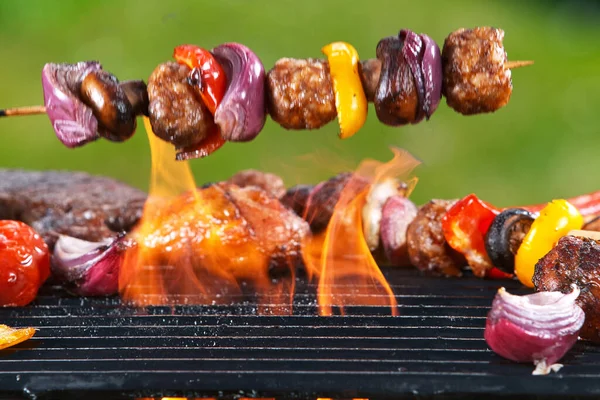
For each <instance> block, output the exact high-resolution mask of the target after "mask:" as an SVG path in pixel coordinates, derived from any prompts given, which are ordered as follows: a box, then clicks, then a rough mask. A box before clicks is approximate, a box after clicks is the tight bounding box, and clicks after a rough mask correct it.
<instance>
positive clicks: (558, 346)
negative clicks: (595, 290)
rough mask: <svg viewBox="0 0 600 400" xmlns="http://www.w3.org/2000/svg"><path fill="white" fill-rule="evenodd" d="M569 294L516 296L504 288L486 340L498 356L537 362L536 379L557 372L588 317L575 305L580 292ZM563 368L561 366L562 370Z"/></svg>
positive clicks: (500, 293) (494, 309)
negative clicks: (552, 371) (559, 362)
mask: <svg viewBox="0 0 600 400" xmlns="http://www.w3.org/2000/svg"><path fill="white" fill-rule="evenodd" d="M572 288H573V290H572V292H571V293H569V294H563V293H561V292H539V293H535V294H531V295H527V296H515V295H511V294H510V293H508V292H506V290H504V288H501V289H500V290H499V291H498V294H496V297H495V298H494V302H493V304H492V310H491V311H490V313H489V314H488V318H487V322H486V327H485V334H484V336H485V340H486V342H487V344H488V345H489V346H490V348H491V349H492V350H493V351H494V352H495V353H496V354H498V355H500V356H502V357H504V358H508V359H509V360H512V361H517V362H533V363H534V364H535V365H536V366H537V368H536V369H535V371H534V375H545V374H548V373H549V372H550V370H556V368H557V366H555V365H554V363H556V362H557V361H558V360H560V359H561V358H562V357H563V356H564V355H565V354H566V353H567V351H569V349H571V347H573V345H574V344H575V342H577V338H578V335H579V330H580V329H581V327H582V325H583V322H584V319H585V315H584V313H583V310H582V309H581V307H579V306H578V305H577V304H575V300H576V299H577V297H578V296H579V289H578V288H577V287H576V286H574V285H573V286H572ZM558 367H560V366H558Z"/></svg>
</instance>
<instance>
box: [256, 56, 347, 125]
mask: <svg viewBox="0 0 600 400" xmlns="http://www.w3.org/2000/svg"><path fill="white" fill-rule="evenodd" d="M266 84H267V107H268V110H269V114H270V115H271V118H273V120H274V121H275V122H277V123H278V124H279V125H281V126H282V127H284V128H286V129H317V128H320V127H322V126H324V125H325V124H327V123H328V122H330V121H332V120H333V119H334V118H335V117H336V115H337V111H336V108H335V94H334V92H333V84H332V82H331V75H330V73H329V64H327V63H326V62H324V61H322V60H317V59H312V58H309V59H305V60H300V59H294V58H282V59H280V60H279V61H277V62H276V63H275V66H274V67H273V68H272V69H271V70H270V71H269V72H268V74H267V83H266Z"/></svg>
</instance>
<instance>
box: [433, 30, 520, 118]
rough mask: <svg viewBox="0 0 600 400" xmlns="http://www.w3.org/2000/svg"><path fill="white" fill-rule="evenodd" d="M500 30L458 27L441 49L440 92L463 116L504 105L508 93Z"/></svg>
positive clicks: (507, 76)
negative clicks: (441, 86) (442, 75)
mask: <svg viewBox="0 0 600 400" xmlns="http://www.w3.org/2000/svg"><path fill="white" fill-rule="evenodd" d="M503 38H504V31H503V30H501V29H496V28H490V27H481V28H475V29H459V30H457V31H456V32H453V33H451V34H450V36H448V37H447V38H446V41H445V42H444V49H443V50H442V63H443V68H444V84H443V88H442V91H443V94H444V96H446V102H447V103H448V106H450V107H452V108H453V109H454V110H456V111H457V112H459V113H461V114H464V115H471V114H478V113H486V112H493V111H496V110H498V109H499V108H501V107H504V106H505V105H506V104H507V103H508V100H509V99H510V95H511V92H512V82H511V78H510V69H508V68H507V69H505V68H504V64H505V63H506V60H507V59H506V52H505V51H504V46H503V44H502V39H503Z"/></svg>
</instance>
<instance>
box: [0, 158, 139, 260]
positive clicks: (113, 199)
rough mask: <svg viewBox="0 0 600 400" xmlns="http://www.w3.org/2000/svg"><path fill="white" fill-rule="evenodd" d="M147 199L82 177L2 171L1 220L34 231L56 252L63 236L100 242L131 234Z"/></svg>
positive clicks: (126, 188)
mask: <svg viewBox="0 0 600 400" xmlns="http://www.w3.org/2000/svg"><path fill="white" fill-rule="evenodd" d="M145 200H146V194H145V193H144V192H142V191H140V190H138V189H134V188H132V187H130V186H127V185H125V184H124V183H121V182H118V181H116V180H113V179H110V178H106V177H99V176H92V175H88V174H85V173H81V172H55V171H49V172H30V171H22V170H10V169H0V219H14V220H19V221H23V222H25V223H26V224H28V225H30V226H32V227H33V228H34V229H35V230H36V231H37V232H38V233H39V234H40V235H41V236H42V237H43V238H44V240H45V241H46V243H47V244H48V246H49V247H50V248H51V249H52V248H53V247H54V243H55V242H56V240H57V238H58V235H59V234H63V235H68V236H74V237H76V238H79V239H84V240H88V241H91V242H97V241H100V240H102V239H105V238H108V237H112V236H114V235H115V233H116V232H122V231H129V230H130V229H131V228H132V227H133V226H134V225H135V224H136V223H137V221H138V220H139V218H140V217H141V215H142V210H143V206H144V202H145Z"/></svg>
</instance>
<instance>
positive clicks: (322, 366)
mask: <svg viewBox="0 0 600 400" xmlns="http://www.w3.org/2000/svg"><path fill="white" fill-rule="evenodd" d="M385 273H386V276H387V277H388V279H389V281H390V282H391V283H392V285H391V286H392V288H393V290H394V292H395V293H396V300H397V302H398V304H399V311H400V314H401V315H400V316H399V317H391V316H389V308H388V307H376V306H367V307H353V308H352V309H351V310H350V311H351V314H350V315H347V316H335V317H319V316H316V312H317V306H316V304H315V301H314V299H315V293H314V291H315V286H314V285H306V284H303V283H302V281H298V293H297V294H296V296H295V304H294V309H293V315H291V316H276V315H257V312H258V311H257V307H255V306H254V305H253V304H250V303H244V304H239V305H228V306H223V305H216V306H210V305H190V306H184V305H177V306H168V307H146V308H140V309H137V308H134V307H128V306H123V305H122V304H121V303H120V301H119V300H118V298H106V299H91V298H83V299H80V298H74V297H69V296H68V295H67V294H66V293H64V292H63V291H62V290H61V289H60V288H58V287H53V286H48V287H45V288H44V289H43V291H42V294H41V296H40V297H39V299H38V300H37V301H36V303H35V304H33V305H31V306H29V307H26V308H20V309H16V308H13V309H11V308H7V309H0V321H2V323H6V324H9V325H12V326H33V327H35V328H37V329H38V332H37V334H36V336H35V337H34V338H33V339H31V340H29V341H28V342H25V343H22V344H20V345H18V346H16V347H15V348H12V349H7V350H3V351H0V398H2V396H3V395H15V394H27V396H30V397H31V394H33V395H34V396H36V397H37V398H39V399H43V398H44V396H47V397H48V398H61V399H69V398H83V397H85V398H86V399H88V400H93V399H95V398H131V397H161V396H163V395H164V396H167V395H171V396H172V395H175V394H179V395H185V396H188V397H227V396H234V395H235V396H240V395H249V396H248V397H277V398H291V397H296V398H298V397H301V398H310V399H313V400H314V399H315V398H317V397H343V398H353V397H354V398H370V399H372V400H377V399H388V398H389V399H391V398H394V399H399V398H412V397H413V396H414V394H415V393H418V394H420V395H433V394H445V395H463V394H471V395H474V396H477V397H480V396H482V395H486V396H490V395H494V394H497V395H499V394H502V395H509V394H510V395H534V396H542V395H554V396H558V395H566V394H569V395H580V396H583V395H589V396H592V395H594V394H596V393H597V392H600V387H597V385H595V382H596V378H598V377H599V376H600V368H599V367H600V349H598V348H597V347H595V346H593V345H590V344H587V343H583V342H580V343H578V344H577V345H576V347H575V348H574V349H573V350H572V351H571V352H570V353H569V354H568V355H567V356H566V357H565V358H564V359H563V362H564V364H565V365H566V366H565V368H563V369H562V370H561V371H560V372H559V373H558V374H552V375H550V376H547V377H542V378H540V377H533V378H532V377H531V371H532V370H533V366H532V365H522V364H514V363H511V362H509V361H506V360H503V359H502V358H500V357H498V356H496V355H495V354H493V353H492V352H491V351H490V350H489V349H488V348H487V345H486V343H485V341H484V339H483V329H484V326H485V317H486V314H487V311H488V309H489V306H490V305H491V301H492V298H493V296H494V295H495V293H496V290H497V289H498V287H500V286H501V285H502V286H506V287H507V289H508V290H509V291H511V292H515V293H527V291H526V289H523V288H522V287H521V286H520V285H519V284H518V283H516V282H510V281H509V282H506V281H502V282H496V281H483V280H479V279H475V278H472V277H465V278H461V279H432V278H425V277H421V276H419V275H418V274H417V273H416V272H415V271H412V270H405V269H395V270H386V271H385ZM394 282H396V284H394ZM280 306H282V305H281V304H273V305H272V307H273V308H279V307H280ZM65 389H67V391H65Z"/></svg>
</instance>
